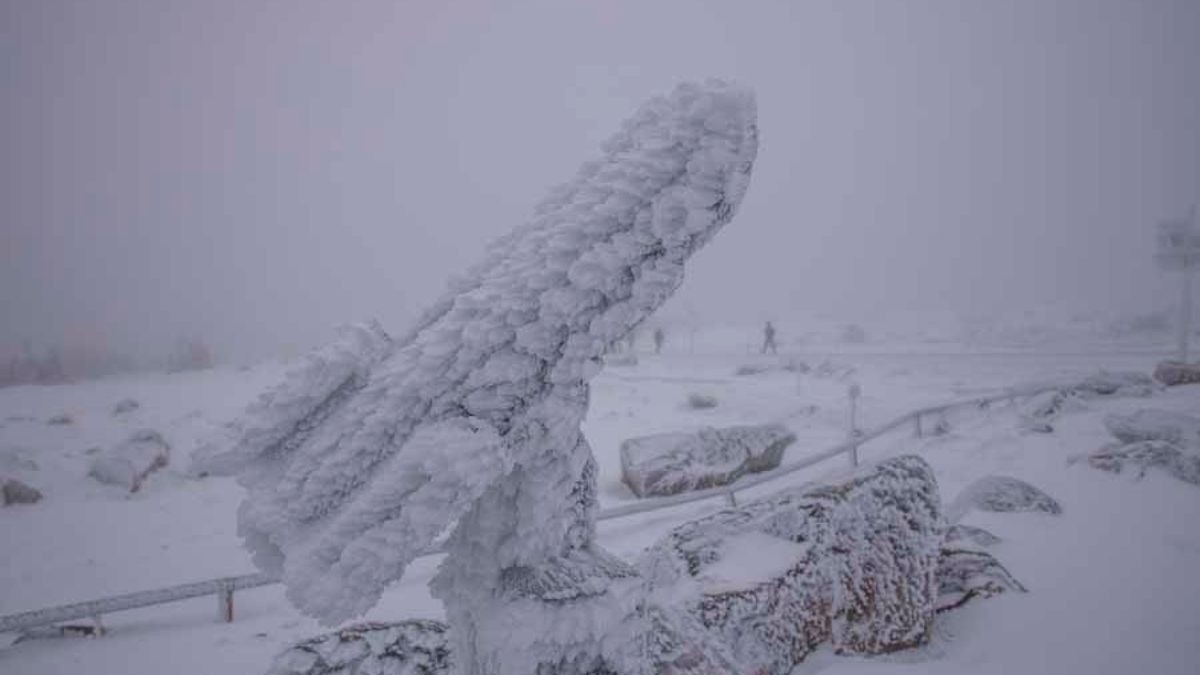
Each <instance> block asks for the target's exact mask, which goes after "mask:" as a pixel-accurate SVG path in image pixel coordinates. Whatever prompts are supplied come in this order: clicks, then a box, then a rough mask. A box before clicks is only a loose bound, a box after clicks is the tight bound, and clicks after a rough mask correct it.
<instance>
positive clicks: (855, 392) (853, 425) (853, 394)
mask: <svg viewBox="0 0 1200 675" xmlns="http://www.w3.org/2000/svg"><path fill="white" fill-rule="evenodd" d="M846 394H847V395H848V396H849V398H850V429H849V432H848V433H847V435H846V436H847V438H849V439H850V442H851V446H850V453H849V454H850V466H852V467H855V466H858V443H856V442H855V439H857V438H858V399H859V397H861V396H862V387H860V386H859V385H858V383H857V382H855V383H854V384H851V385H850V388H849V389H848V390H847V391H846Z"/></svg>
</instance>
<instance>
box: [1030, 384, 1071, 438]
mask: <svg viewBox="0 0 1200 675" xmlns="http://www.w3.org/2000/svg"><path fill="white" fill-rule="evenodd" d="M1085 407H1086V406H1085V404H1084V403H1083V401H1082V400H1081V398H1080V396H1079V395H1078V394H1077V393H1075V392H1074V391H1072V390H1069V389H1056V390H1052V391H1044V392H1042V393H1040V394H1037V395H1034V396H1031V397H1030V398H1029V400H1028V401H1026V402H1025V405H1024V406H1023V407H1022V410H1021V425H1022V427H1023V428H1025V429H1028V430H1029V431H1036V432H1039V433H1045V434H1048V433H1051V432H1052V431H1054V421H1055V420H1056V419H1058V418H1059V416H1061V415H1063V414H1064V413H1068V412H1078V411H1081V410H1084V409H1085Z"/></svg>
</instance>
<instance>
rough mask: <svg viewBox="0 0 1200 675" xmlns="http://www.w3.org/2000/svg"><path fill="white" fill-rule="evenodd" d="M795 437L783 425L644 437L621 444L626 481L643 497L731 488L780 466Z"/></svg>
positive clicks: (706, 428) (635, 492) (708, 428)
mask: <svg viewBox="0 0 1200 675" xmlns="http://www.w3.org/2000/svg"><path fill="white" fill-rule="evenodd" d="M795 440H796V435H795V434H793V433H792V432H791V431H789V430H788V428H787V427H785V426H783V425H781V424H764V425H758V426H737V427H726V428H722V429H714V428H711V427H705V428H703V429H700V430H699V431H696V432H691V433H684V432H673V433H666V434H655V435H653V436H640V437H638V438H631V439H629V440H626V441H624V442H623V443H621V479H622V480H623V481H625V484H626V485H628V486H629V489H630V490H633V493H634V494H635V495H637V496H639V497H657V496H664V495H673V494H678V493H680V492H685V491H688V490H700V489H703V488H709V487H715V486H717V485H727V484H729V483H731V482H733V481H735V480H737V479H738V478H740V477H742V476H744V475H745V474H747V473H753V472H757V471H768V470H770V469H774V468H775V467H777V466H779V462H780V461H781V460H782V459H783V451H784V450H785V449H786V448H787V447H788V446H789V445H791V444H792V442H794V441H795Z"/></svg>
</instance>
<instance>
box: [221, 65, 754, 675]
mask: <svg viewBox="0 0 1200 675" xmlns="http://www.w3.org/2000/svg"><path fill="white" fill-rule="evenodd" d="M756 152H757V132H756V112H755V105H754V99H753V96H752V94H751V93H750V92H749V91H747V90H746V89H743V88H741V87H739V86H736V85H732V84H727V83H723V82H717V81H710V82H706V83H704V84H683V85H680V86H679V87H677V88H676V89H675V90H674V91H672V92H671V93H670V94H669V95H666V96H660V97H656V98H653V99H651V100H650V101H648V102H647V103H646V104H644V105H643V106H642V107H641V108H640V109H639V110H638V111H637V112H636V113H635V114H634V115H633V117H631V118H630V119H629V120H627V121H626V122H625V123H624V124H623V126H622V128H621V130H620V131H619V132H618V133H617V134H616V135H615V136H613V137H612V138H611V139H609V140H608V142H607V143H605V145H604V146H603V153H602V155H601V156H600V157H599V158H598V159H596V160H594V161H590V162H587V163H585V164H584V165H583V167H582V168H581V169H580V170H579V172H578V174H577V175H576V176H575V178H574V179H573V180H571V181H570V182H568V183H566V184H564V185H562V186H560V187H558V188H556V189H555V190H553V191H552V193H551V194H550V196H549V197H548V198H547V199H546V200H545V201H543V202H542V203H541V204H540V205H539V206H538V207H537V209H536V211H535V214H534V217H533V219H532V220H531V221H530V222H529V223H528V224H526V225H524V226H523V227H519V228H517V229H516V230H515V231H513V232H512V233H511V234H509V235H508V236H506V237H504V238H502V239H500V240H499V241H497V242H495V243H494V244H493V245H492V246H491V248H490V250H489V254H488V255H487V257H486V259H485V260H484V261H483V262H482V263H481V264H479V265H477V266H476V267H474V268H472V269H471V270H470V271H469V272H468V273H467V274H466V275H465V276H464V277H463V278H461V279H459V280H457V281H455V282H453V283H452V285H451V288H450V290H449V292H448V293H447V294H446V295H445V296H444V297H443V298H442V299H441V301H439V302H438V303H437V304H436V305H434V306H433V308H432V309H430V310H429V311H428V312H426V313H425V315H424V316H423V317H422V318H421V319H420V320H419V321H418V322H417V324H416V325H415V327H414V328H413V329H412V330H411V331H410V332H409V333H408V334H407V335H405V336H403V337H400V338H398V339H394V340H393V339H389V338H388V336H386V335H385V334H384V333H383V332H382V330H380V329H379V327H378V326H377V325H367V326H361V327H357V328H353V329H350V330H348V331H347V332H346V333H345V334H344V335H343V336H342V338H341V339H340V340H339V341H337V342H336V343H334V344H332V345H330V346H328V347H326V348H324V349H322V350H319V351H318V352H316V353H314V354H312V355H310V356H309V357H308V359H307V361H306V362H305V364H304V365H303V366H302V367H301V368H299V369H298V370H296V371H295V372H293V373H292V374H291V375H289V377H288V378H287V380H286V381H285V382H284V383H283V384H281V385H280V386H279V387H277V388H275V389H273V390H272V391H269V392H268V393H266V394H265V395H264V396H263V397H262V398H261V399H260V400H259V401H258V402H257V403H255V404H254V406H252V409H251V410H250V411H249V414H248V415H247V416H246V417H245V418H244V419H243V420H241V421H239V422H238V423H237V425H236V427H235V429H234V431H235V434H234V437H233V439H232V441H231V442H230V443H228V444H225V445H216V446H214V447H212V448H210V450H209V452H207V453H205V454H203V455H202V456H201V462H200V463H201V466H202V468H207V470H215V471H225V472H234V473H237V474H238V475H239V476H240V479H241V481H242V483H243V484H244V485H245V486H246V487H247V488H248V490H249V496H248V497H247V499H246V501H245V502H244V503H243V504H242V507H241V509H240V511H239V529H240V532H241V535H242V536H243V538H244V539H245V542H246V544H247V546H248V547H249V548H250V550H251V551H252V552H253V554H254V559H255V562H256V563H257V564H258V565H259V566H260V567H261V568H263V569H264V570H266V571H269V572H273V573H276V574H279V575H280V576H281V577H282V579H283V581H284V583H285V584H286V587H287V593H288V597H289V598H290V599H291V601H292V602H293V603H295V604H296V605H297V606H298V607H299V608H300V609H301V610H303V611H304V612H306V613H308V614H311V615H313V616H316V617H318V618H320V619H321V620H323V621H324V622H326V623H336V622H339V621H342V620H345V619H348V618H351V617H354V616H358V615H360V614H362V613H363V612H365V611H366V610H368V609H369V608H371V607H372V606H373V605H374V604H375V603H376V601H377V600H378V598H379V595H380V593H381V592H382V590H383V588H384V586H385V585H386V584H388V583H389V582H391V581H394V580H396V579H398V578H399V577H400V576H401V575H402V574H403V572H404V569H405V566H406V565H407V564H408V563H409V562H410V561H411V560H412V559H413V558H414V557H416V556H417V555H419V554H420V553H421V552H422V551H424V550H426V549H427V548H428V547H429V546H430V544H431V542H433V541H434V540H435V539H436V538H437V537H438V536H439V535H442V534H446V533H447V532H448V541H447V556H446V559H445V562H444V563H443V564H442V566H441V568H440V570H439V572H438V574H437V577H436V578H435V580H434V582H433V591H434V593H435V595H436V596H437V597H439V598H440V599H441V600H442V601H443V602H444V604H445V607H446V614H447V618H448V620H449V623H450V625H451V627H452V632H453V645H454V660H455V663H456V664H457V667H458V669H459V670H460V672H464V673H516V672H520V673H522V674H523V675H524V674H525V673H531V672H534V671H535V670H537V671H538V672H540V670H538V668H539V666H538V664H541V666H542V667H547V666H548V667H550V668H551V669H553V670H556V671H560V672H569V671H588V670H594V669H598V668H599V669H603V668H606V667H607V666H606V665H604V664H605V659H606V657H605V656H604V655H605V654H606V653H607V651H606V650H611V649H615V647H613V643H614V641H615V640H616V638H611V639H610V637H607V636H608V635H609V634H610V633H615V628H616V627H615V626H613V625H612V624H613V623H614V622H616V621H617V620H618V617H619V616H620V615H621V613H627V612H628V611H630V609H631V608H630V607H628V606H625V605H623V603H627V600H621V599H617V598H611V597H608V595H609V594H607V589H608V586H609V582H610V580H611V579H614V578H620V577H624V576H628V575H630V574H632V571H631V570H630V569H629V568H628V567H626V566H625V565H624V564H623V563H621V562H620V561H617V560H615V559H613V558H611V557H610V556H608V555H606V554H604V553H603V552H602V551H600V550H599V548H598V547H597V546H596V545H595V544H594V543H593V539H594V512H595V507H596V498H595V480H596V478H595V477H596V468H595V463H594V461H593V458H592V452H591V449H590V448H589V447H588V444H587V441H586V440H585V439H584V437H583V435H582V433H581V431H580V423H581V422H582V420H583V418H584V416H585V414H586V410H587V405H588V385H587V382H588V380H589V379H590V378H591V377H592V376H593V375H595V374H596V372H597V371H598V370H599V368H600V364H601V361H600V356H601V354H603V352H604V349H605V347H606V346H607V345H611V344H613V343H614V342H616V341H618V340H620V339H621V338H623V337H624V336H625V335H626V334H627V333H628V332H629V331H630V330H631V329H633V328H634V327H635V326H637V325H638V324H639V323H640V322H642V321H643V320H644V319H645V318H646V317H647V316H649V315H650V314H651V313H652V312H653V311H654V310H655V309H656V308H658V307H659V306H660V305H661V304H662V303H663V302H664V301H665V300H666V299H667V298H668V297H669V296H670V295H671V294H672V293H673V292H674V291H675V289H676V288H677V287H678V286H679V284H680V282H681V280H682V277H683V263H684V261H685V260H687V258H688V257H689V256H690V255H692V254H693V253H694V252H695V251H696V250H698V249H699V248H700V247H701V246H702V245H703V244H705V243H706V242H707V241H708V240H709V239H710V238H711V237H712V236H713V234H714V233H715V232H716V231H717V230H718V229H719V228H720V227H721V226H722V225H724V224H725V223H727V222H729V220H730V219H731V218H732V216H733V214H734V211H735V209H736V208H737V206H738V204H739V203H740V202H741V200H742V197H743V195H744V194H745V192H746V188H747V185H748V183H749V179H750V171H751V166H752V164H753V161H754V158H755V154H756ZM589 603H590V604H589Z"/></svg>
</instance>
